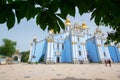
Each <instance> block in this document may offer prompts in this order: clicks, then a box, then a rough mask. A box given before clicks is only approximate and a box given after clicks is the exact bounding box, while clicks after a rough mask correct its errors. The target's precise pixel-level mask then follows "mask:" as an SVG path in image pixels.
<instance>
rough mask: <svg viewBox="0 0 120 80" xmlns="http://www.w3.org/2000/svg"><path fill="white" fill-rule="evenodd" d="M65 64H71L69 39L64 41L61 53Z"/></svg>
mask: <svg viewBox="0 0 120 80" xmlns="http://www.w3.org/2000/svg"><path fill="white" fill-rule="evenodd" d="M63 55H64V57H63V60H65V62H72V51H71V42H70V37H68V38H67V39H66V40H65V53H63Z"/></svg>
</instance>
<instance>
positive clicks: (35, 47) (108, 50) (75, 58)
mask: <svg viewBox="0 0 120 80" xmlns="http://www.w3.org/2000/svg"><path fill="white" fill-rule="evenodd" d="M105 41H106V38H105V37H104V34H103V33H102V31H101V30H100V29H99V28H97V29H96V31H95V33H94V36H90V35H89V34H88V27H87V26H86V24H85V23H82V25H79V24H77V23H75V24H74V25H71V22H70V20H69V19H66V22H65V30H63V31H61V32H60V33H56V34H55V33H54V30H50V31H49V36H48V37H47V38H46V39H44V40H41V41H37V38H36V37H34V38H33V42H32V44H31V48H30V55H29V60H28V61H30V62H40V61H41V60H43V61H44V62H45V63H46V64H53V63H74V64H79V63H80V61H83V63H89V62H93V63H99V62H102V63H103V62H104V59H105V58H107V59H111V60H112V61H113V62H120V45H117V46H114V44H113V45H104V43H105Z"/></svg>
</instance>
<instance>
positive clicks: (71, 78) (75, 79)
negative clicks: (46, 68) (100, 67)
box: [51, 77, 105, 80]
mask: <svg viewBox="0 0 120 80" xmlns="http://www.w3.org/2000/svg"><path fill="white" fill-rule="evenodd" d="M51 80H93V79H86V78H80V79H78V78H74V77H66V78H63V79H51ZM95 80H105V79H100V78H96V79H95Z"/></svg>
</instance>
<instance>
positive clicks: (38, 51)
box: [32, 41, 45, 62]
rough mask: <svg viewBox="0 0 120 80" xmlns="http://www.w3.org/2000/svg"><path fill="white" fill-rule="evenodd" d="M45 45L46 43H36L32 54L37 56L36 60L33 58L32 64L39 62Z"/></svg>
mask: <svg viewBox="0 0 120 80" xmlns="http://www.w3.org/2000/svg"><path fill="white" fill-rule="evenodd" d="M44 45H45V41H43V42H39V43H36V45H34V46H33V49H32V54H35V58H32V62H38V61H39V59H40V57H41V56H42V55H43V49H44ZM34 51H35V53H34Z"/></svg>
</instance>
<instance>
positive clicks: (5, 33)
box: [0, 13, 111, 52]
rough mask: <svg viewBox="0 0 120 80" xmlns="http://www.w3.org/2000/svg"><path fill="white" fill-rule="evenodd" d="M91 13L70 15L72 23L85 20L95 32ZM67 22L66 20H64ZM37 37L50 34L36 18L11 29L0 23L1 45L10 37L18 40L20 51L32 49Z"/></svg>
mask: <svg viewBox="0 0 120 80" xmlns="http://www.w3.org/2000/svg"><path fill="white" fill-rule="evenodd" d="M90 17H91V14H90V13H89V14H88V13H86V14H84V15H82V16H80V15H79V13H76V16H75V17H71V16H68V18H69V19H70V21H71V24H74V23H78V24H80V25H81V24H82V23H83V22H84V23H86V25H87V26H88V27H89V32H90V33H91V34H93V33H94V31H95V29H96V27H97V26H96V24H95V23H94V20H91V21H90ZM64 22H65V21H64ZM99 27H100V29H101V30H102V31H103V32H104V33H105V35H106V31H110V30H111V29H109V28H108V27H104V26H99ZM34 36H36V37H37V41H40V40H42V39H45V37H47V36H48V31H47V29H46V30H45V31H43V30H42V29H40V27H39V25H37V24H36V20H35V19H31V20H29V21H27V20H26V19H23V20H21V22H20V23H19V24H15V25H14V27H13V28H12V29H10V30H8V29H7V26H6V24H0V45H2V44H3V43H2V40H3V39H5V38H6V39H10V40H12V41H16V42H17V46H16V49H17V50H19V51H20V52H22V51H28V50H30V44H31V42H32V41H33V37H34Z"/></svg>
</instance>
